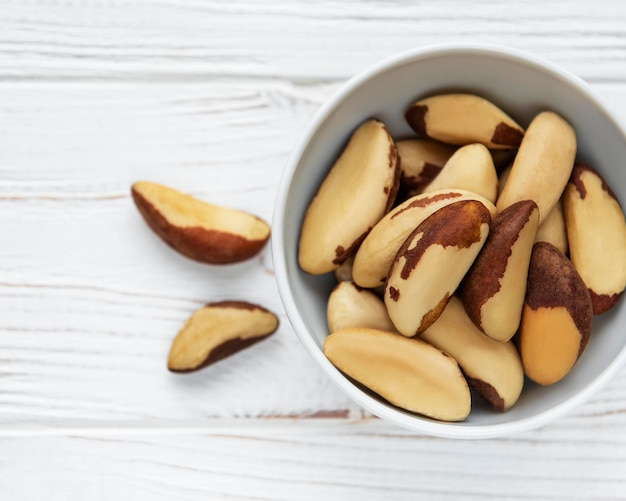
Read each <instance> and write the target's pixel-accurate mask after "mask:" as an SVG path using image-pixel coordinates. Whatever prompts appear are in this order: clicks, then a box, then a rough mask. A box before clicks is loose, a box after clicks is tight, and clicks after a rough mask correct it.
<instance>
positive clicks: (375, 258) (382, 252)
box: [352, 190, 496, 288]
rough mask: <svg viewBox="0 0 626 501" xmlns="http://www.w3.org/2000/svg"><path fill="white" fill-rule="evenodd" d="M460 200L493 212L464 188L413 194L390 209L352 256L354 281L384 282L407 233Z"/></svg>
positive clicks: (488, 204) (371, 284)
mask: <svg viewBox="0 0 626 501" xmlns="http://www.w3.org/2000/svg"><path fill="white" fill-rule="evenodd" d="M462 200H478V201H479V202H481V203H482V204H483V205H484V206H485V207H487V209H488V210H489V212H490V213H491V214H492V215H495V213H496V210H495V206H494V205H493V204H492V203H491V202H490V201H489V200H487V199H486V198H484V197H481V196H480V195H477V194H476V193H472V192H469V191H466V190H438V191H433V192H431V193H424V194H422V195H416V196H414V197H412V198H410V199H409V200H406V201H405V202H403V203H402V204H400V205H398V206H397V207H395V208H394V209H393V210H391V211H390V212H389V213H388V214H387V215H386V216H385V217H384V218H383V219H381V220H380V221H379V222H378V223H377V224H376V226H374V228H373V229H372V231H371V232H370V233H369V234H368V236H367V237H366V238H365V240H364V241H363V243H362V244H361V246H360V247H359V250H358V251H357V253H356V256H355V257H354V264H353V267H352V274H353V277H354V281H355V282H356V283H357V284H358V285H360V286H361V287H367V288H370V287H377V286H379V285H382V284H384V283H385V280H386V279H387V275H388V273H389V269H390V268H391V265H392V263H393V260H394V259H395V257H396V254H397V253H398V250H399V249H400V247H401V246H402V244H403V243H404V241H405V240H406V239H407V238H408V236H409V235H410V234H411V232H412V231H413V230H415V228H416V227H417V226H418V225H419V224H420V223H422V222H423V221H424V220H425V219H426V218H427V217H428V216H430V215H431V214H433V213H434V212H436V211H438V210H439V209H441V208H442V207H445V206H446V205H450V204H451V203H453V202H459V201H462Z"/></svg>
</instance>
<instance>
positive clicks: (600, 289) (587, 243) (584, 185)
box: [563, 163, 626, 315]
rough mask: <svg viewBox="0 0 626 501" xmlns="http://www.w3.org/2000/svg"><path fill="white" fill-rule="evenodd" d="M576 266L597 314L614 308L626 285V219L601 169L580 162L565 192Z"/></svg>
mask: <svg viewBox="0 0 626 501" xmlns="http://www.w3.org/2000/svg"><path fill="white" fill-rule="evenodd" d="M563 210H564V214H565V225H566V227H567V236H568V241H569V248H570V257H571V260H572V262H573V263H574V267H575V268H576V270H577V271H578V273H580V276H581V277H582V279H583V280H584V282H585V284H587V288H588V289H589V293H590V294H591V300H592V302H593V311H594V313H595V314H596V315H599V314H601V313H604V312H606V311H608V310H610V309H611V308H612V307H613V306H615V304H616V303H617V301H618V299H619V298H620V297H621V296H622V294H623V293H624V288H626V221H625V220H624V211H623V209H622V207H621V206H620V204H619V202H618V200H617V198H616V197H615V195H614V194H613V191H612V190H611V189H610V187H609V186H608V185H607V183H606V181H605V180H604V179H603V178H602V177H601V176H600V174H598V172H597V171H596V170H595V169H593V168H592V167H590V166H589V165H587V164H584V163H578V164H576V166H575V167H574V169H573V171H572V176H571V179H570V181H569V182H568V184H567V186H566V188H565V192H564V193H563Z"/></svg>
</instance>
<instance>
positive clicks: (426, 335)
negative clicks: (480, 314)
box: [420, 296, 524, 411]
mask: <svg viewBox="0 0 626 501" xmlns="http://www.w3.org/2000/svg"><path fill="white" fill-rule="evenodd" d="M420 339H423V340H424V341H426V342H428V343H430V344H432V345H433V346H435V347H437V348H439V349H440V350H441V351H443V352H445V353H447V354H448V355H450V356H451V357H452V358H454V359H455V360H456V361H457V363H458V364H459V366H460V367H461V369H462V370H463V373H464V374H465V377H466V378H467V382H468V383H469V385H470V386H471V387H472V388H473V389H474V390H475V391H476V393H478V394H479V395H480V396H481V397H482V398H483V399H484V400H485V401H486V402H487V403H488V404H489V405H490V406H491V407H492V408H493V409H495V410H498V411H506V410H508V409H510V408H511V406H513V404H515V402H517V400H518V398H519V396H520V394H521V392H522V388H523V386H524V368H523V367H522V361H521V359H520V356H519V354H518V353H517V349H516V348H515V345H514V344H513V343H512V342H511V341H509V342H505V343H501V342H499V341H495V340H493V339H491V338H489V337H488V336H485V334H483V333H482V332H481V331H480V330H479V329H478V328H476V326H475V325H474V324H473V323H472V321H471V320H470V319H469V317H468V316H467V314H466V313H465V309H464V307H463V303H462V302H461V300H460V299H459V298H458V297H456V296H453V297H452V298H451V299H450V302H449V303H448V306H446V308H445V310H443V313H442V314H441V316H440V317H439V318H438V319H437V321H436V322H435V323H434V324H433V325H431V326H430V327H429V328H428V329H426V331H424V332H423V333H422V335H421V337H420Z"/></svg>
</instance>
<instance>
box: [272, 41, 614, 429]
mask: <svg viewBox="0 0 626 501" xmlns="http://www.w3.org/2000/svg"><path fill="white" fill-rule="evenodd" d="M477 53H478V54H483V55H488V56H497V57H501V58H506V59H509V60H512V61H515V62H521V63H524V64H526V65H531V66H534V67H535V68H536V69H539V70H541V71H543V72H548V73H550V74H551V75H552V76H554V77H556V78H558V79H561V80H565V81H567V82H568V83H569V84H570V85H572V86H574V87H575V88H577V90H579V91H580V92H582V93H583V94H585V96H586V97H587V98H588V99H589V100H591V101H592V102H593V104H594V105H595V106H597V107H598V108H599V109H600V110H601V111H602V112H603V113H604V114H605V115H606V117H607V118H608V119H609V121H610V122H612V124H613V126H614V127H615V128H616V129H617V130H619V131H620V132H621V133H622V135H623V136H624V137H626V132H625V130H626V129H625V127H624V124H623V123H622V120H621V118H620V117H619V116H618V115H617V114H616V113H615V112H614V111H613V110H612V109H611V107H610V106H609V105H608V104H607V103H606V102H605V101H604V99H603V98H602V97H600V96H599V95H598V94H597V93H596V91H595V90H594V89H593V88H592V87H591V86H590V85H589V84H587V82H585V81H584V80H583V79H582V78H580V77H578V76H576V75H574V74H572V73H570V72H568V71H566V70H565V69H563V68H561V67H559V66H557V65H556V64H554V63H552V62H550V61H549V60H547V59H544V58H542V57H539V56H535V55H532V54H529V53H527V52H525V51H522V50H520V49H516V48H512V47H508V46H499V45H494V44H487V43H455V42H450V43H443V44H431V45H425V46H421V47H418V48H413V49H409V50H405V51H402V52H399V53H398V54H395V55H393V56H391V57H387V58H385V59H382V60H381V61H379V62H378V63H376V64H374V65H372V66H370V67H369V68H367V69H365V70H364V71H361V72H359V73H357V74H356V75H354V76H353V77H351V78H349V79H348V80H347V81H346V82H345V83H344V84H343V85H342V86H341V87H340V88H339V89H338V90H337V91H336V92H335V93H334V95H332V96H331V98H330V99H328V100H327V101H326V102H325V103H324V104H323V105H321V107H320V108H319V109H318V110H317V111H316V112H315V113H314V115H313V116H312V118H311V119H310V120H309V121H308V124H307V126H306V127H305V129H304V132H303V133H302V134H301V136H300V139H299V140H298V141H297V142H296V144H295V147H294V148H293V150H292V152H291V154H290V156H289V158H288V160H287V163H286V165H285V167H284V170H283V173H282V175H281V179H280V182H279V185H278V190H277V194H276V197H275V203H274V211H273V217H272V238H271V252H272V260H273V265H274V273H275V278H276V282H277V286H278V293H279V296H280V299H281V301H282V303H283V306H284V309H285V312H286V314H287V318H288V320H289V322H290V324H291V326H292V328H293V330H294V331H295V333H296V336H297V337H298V339H299V340H300V342H301V343H302V344H303V346H304V347H305V349H306V351H308V353H309V354H310V355H311V356H312V357H313V359H314V360H315V361H316V362H317V364H318V365H319V366H320V367H321V368H322V369H323V370H324V372H326V374H328V376H329V377H330V378H331V380H332V381H333V383H334V384H335V385H336V386H338V387H339V389H340V390H341V391H342V392H343V393H344V394H345V395H346V396H348V397H349V398H350V399H351V400H353V401H355V402H356V403H357V404H358V405H359V406H361V407H362V408H364V409H366V410H368V411H369V412H371V413H372V414H374V415H376V416H378V417H380V418H383V419H385V420H386V421H389V422H391V423H394V424H396V425H398V426H400V427H402V428H404V429H407V430H410V431H413V432H420V433H425V434H428V435H431V436H435V437H441V438H455V439H485V438H498V437H502V436H508V435H513V434H517V433H521V432H524V431H529V430H532V429H536V428H540V427H542V426H544V425H546V424H547V423H549V422H551V421H553V420H555V419H556V418H558V417H561V416H563V415H565V414H566V413H568V412H569V411H571V410H572V409H573V408H575V407H577V406H579V405H581V404H582V403H584V402H585V401H587V400H588V399H589V398H591V396H593V395H594V394H595V393H596V392H597V391H599V390H600V389H601V388H602V387H603V386H605V385H606V384H607V383H608V382H609V380H610V379H611V378H612V377H613V376H614V375H615V374H616V373H617V372H618V371H619V370H620V369H621V368H622V367H623V366H624V365H625V364H626V346H625V347H624V348H623V349H622V350H620V352H619V353H618V354H617V355H616V356H615V357H614V359H613V360H612V362H611V363H610V364H609V365H608V366H607V367H606V368H605V369H604V370H603V371H602V372H601V373H600V374H599V375H598V377H596V378H595V379H593V380H592V381H590V382H589V383H588V384H587V385H586V386H584V387H582V388H581V389H580V390H579V391H578V392H577V393H575V394H574V395H572V396H571V397H569V398H568V399H566V400H564V401H563V402H561V403H559V404H556V405H555V406H553V407H550V408H549V409H546V410H544V411H541V412H538V413H537V414H534V415H532V416H529V417H526V418H522V419H518V420H516V421H511V422H507V423H496V424H484V425H481V424H476V425H463V422H457V423H446V422H440V421H435V420H431V419H430V418H428V417H425V416H420V415H418V414H410V415H409V414H408V413H405V412H404V411H402V410H401V409H396V408H393V407H391V406H390V405H388V404H385V403H383V402H381V401H379V400H377V399H376V398H374V397H372V396H370V395H368V394H366V393H365V392H363V391H362V390H360V389H359V388H357V387H356V386H355V385H354V384H353V383H352V382H350V381H349V380H348V379H347V378H346V377H345V376H344V375H343V374H342V373H341V372H340V371H339V370H338V369H337V368H336V367H335V366H334V365H333V364H332V363H331V362H330V361H329V360H328V359H327V358H326V356H325V355H324V354H323V351H322V350H320V348H319V346H318V345H317V344H316V343H315V341H314V340H313V336H312V334H311V333H310V331H309V330H308V328H307V326H306V324H305V323H304V320H303V318H302V316H301V315H300V314H299V311H298V307H297V306H296V304H295V301H294V299H293V296H292V295H291V293H290V286H289V278H288V270H287V263H286V256H285V254H284V252H283V247H282V246H283V240H284V234H283V226H284V220H285V208H286V202H287V198H288V195H289V187H290V185H291V182H292V180H293V177H294V175H295V172H296V170H297V167H298V165H299V163H300V160H301V158H302V156H303V154H304V153H305V152H306V149H307V147H308V145H309V143H310V141H311V140H312V139H313V138H314V136H315V134H316V131H317V130H318V129H319V127H320V125H322V124H323V123H324V121H325V120H326V119H327V118H328V117H329V116H330V115H331V114H332V113H333V112H334V110H335V109H336V108H337V107H338V106H339V105H340V104H341V103H342V101H343V100H344V99H345V98H346V97H347V96H349V95H350V94H351V93H352V92H354V90H355V89H357V88H358V87H359V86H361V85H363V84H364V83H366V82H367V81H368V80H369V79H370V78H372V77H375V76H377V75H378V74H380V73H383V72H386V71H389V70H392V69H394V68H396V67H399V66H402V65H406V64H410V63H412V62H414V61H416V60H419V59H423V58H427V57H435V56H442V55H463V54H477Z"/></svg>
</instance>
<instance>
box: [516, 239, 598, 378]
mask: <svg viewBox="0 0 626 501" xmlns="http://www.w3.org/2000/svg"><path fill="white" fill-rule="evenodd" d="M592 318H593V307H592V304H591V297H590V296H589V292H588V291H587V286H586V285H585V283H584V282H583V280H582V278H581V277H580V275H579V274H578V272H577V271H576V269H575V268H574V265H573V264H572V263H571V261H570V260H569V259H567V257H566V256H565V255H564V254H563V253H562V252H561V251H560V250H558V249H557V248H556V247H555V246H554V245H552V244H549V243H547V242H537V243H536V244H535V245H534V246H533V252H532V256H531V259H530V267H529V269H528V285H527V287H526V298H525V302H524V309H523V312H522V321H521V325H520V331H519V349H520V355H521V357H522V363H523V365H524V372H525V374H526V376H527V377H528V378H529V379H531V380H533V381H535V382H536V383H538V384H540V385H544V386H545V385H550V384H553V383H555V382H557V381H559V380H560V379H562V378H563V377H564V376H565V375H566V374H567V373H568V372H569V371H570V370H571V369H572V367H573V366H574V364H575V363H576V361H577V360H578V359H579V357H580V356H581V355H582V353H583V351H584V350H585V347H586V346H587V341H588V340H589V336H590V333H591V322H592Z"/></svg>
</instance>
